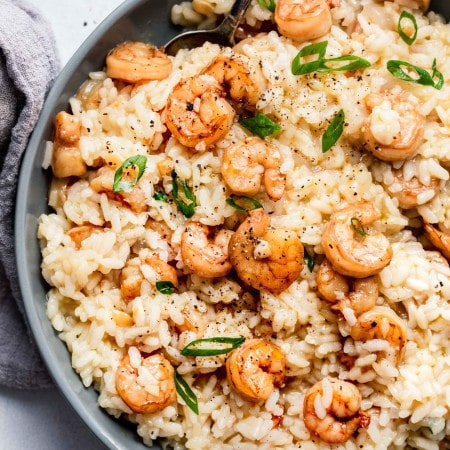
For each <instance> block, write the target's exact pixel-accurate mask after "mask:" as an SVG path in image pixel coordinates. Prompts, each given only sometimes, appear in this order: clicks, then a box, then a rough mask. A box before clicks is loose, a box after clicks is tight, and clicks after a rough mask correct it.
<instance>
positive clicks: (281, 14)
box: [275, 0, 332, 42]
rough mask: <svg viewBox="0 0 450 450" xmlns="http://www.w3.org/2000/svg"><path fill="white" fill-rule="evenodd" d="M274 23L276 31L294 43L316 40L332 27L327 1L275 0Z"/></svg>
mask: <svg viewBox="0 0 450 450" xmlns="http://www.w3.org/2000/svg"><path fill="white" fill-rule="evenodd" d="M275 23H276V24H277V27H278V31H279V32H280V34H282V35H283V36H286V37H288V38H290V39H292V40H294V41H296V42H305V41H311V40H314V39H317V38H319V37H321V36H323V35H325V34H327V33H328V32H329V31H330V29H331V25H332V20H331V13H330V4H329V2H328V1H327V0H277V2H276V7H275Z"/></svg>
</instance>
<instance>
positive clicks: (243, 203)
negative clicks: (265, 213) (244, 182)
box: [225, 195, 263, 213]
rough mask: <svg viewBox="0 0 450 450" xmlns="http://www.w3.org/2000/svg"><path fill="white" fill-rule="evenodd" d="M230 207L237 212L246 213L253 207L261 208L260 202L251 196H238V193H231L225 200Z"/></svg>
mask: <svg viewBox="0 0 450 450" xmlns="http://www.w3.org/2000/svg"><path fill="white" fill-rule="evenodd" d="M225 201H226V202H227V203H228V204H229V205H230V206H231V207H233V208H234V209H236V210H237V211H239V212H243V213H246V212H248V211H251V210H253V209H258V208H262V207H263V206H262V205H261V203H260V202H259V201H258V200H256V199H254V198H252V197H245V196H239V195H231V196H230V197H228V198H227V199H226V200H225ZM239 203H240V205H239Z"/></svg>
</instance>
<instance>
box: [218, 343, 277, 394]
mask: <svg viewBox="0 0 450 450" xmlns="http://www.w3.org/2000/svg"><path fill="white" fill-rule="evenodd" d="M285 366H286V358H285V356H284V354H283V352H282V351H281V349H280V348H279V347H278V346H276V345H275V344H272V343H271V342H269V341H266V340H264V339H248V340H246V341H245V342H244V343H243V344H242V345H241V346H240V347H238V348H237V349H235V350H233V351H232V352H231V353H230V355H229V356H228V359H227V363H226V369H227V379H228V382H229V383H230V385H231V386H232V387H233V388H234V389H235V390H236V392H238V393H239V395H240V396H242V397H243V398H245V399H246V400H249V401H252V402H259V401H265V400H267V399H268V398H269V396H270V394H271V393H272V391H273V390H274V387H275V386H281V385H282V384H283V382H284V378H285V372H286V368H285Z"/></svg>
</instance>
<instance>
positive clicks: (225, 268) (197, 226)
mask: <svg viewBox="0 0 450 450" xmlns="http://www.w3.org/2000/svg"><path fill="white" fill-rule="evenodd" d="M210 234H211V230H210V228H209V227H208V226H207V225H204V224H202V223H200V222H194V221H191V222H189V223H188V224H187V225H186V228H185V230H184V231H183V234H182V235H181V258H182V259H183V262H184V264H185V265H186V266H187V267H188V268H189V269H190V270H192V272H194V273H195V274H197V275H199V276H201V277H206V278H215V277H224V276H225V275H226V274H227V273H228V272H229V271H230V270H231V269H232V266H231V262H230V260H229V259H228V243H229V241H230V238H231V235H232V234H233V232H232V231H231V230H225V229H221V230H219V231H218V232H217V233H216V234H215V236H214V239H213V240H210V239H209V235H210Z"/></svg>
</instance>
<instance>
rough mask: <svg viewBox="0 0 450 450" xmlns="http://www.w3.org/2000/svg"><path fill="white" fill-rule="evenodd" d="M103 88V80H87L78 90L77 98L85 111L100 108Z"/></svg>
mask: <svg viewBox="0 0 450 450" xmlns="http://www.w3.org/2000/svg"><path fill="white" fill-rule="evenodd" d="M102 86H103V80H91V79H89V80H86V81H85V82H84V83H83V84H82V85H81V86H80V88H79V89H78V91H77V94H76V98H77V99H78V100H80V103H81V106H82V107H83V109H84V110H85V111H87V110H89V109H97V108H98V107H99V106H100V102H101V95H100V90H101V88H102Z"/></svg>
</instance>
